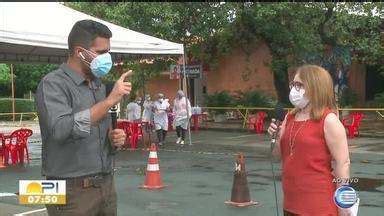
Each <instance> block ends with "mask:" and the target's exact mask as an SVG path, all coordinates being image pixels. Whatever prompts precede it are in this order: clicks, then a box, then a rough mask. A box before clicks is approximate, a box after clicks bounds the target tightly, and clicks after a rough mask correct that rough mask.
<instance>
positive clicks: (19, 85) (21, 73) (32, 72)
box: [13, 64, 58, 98]
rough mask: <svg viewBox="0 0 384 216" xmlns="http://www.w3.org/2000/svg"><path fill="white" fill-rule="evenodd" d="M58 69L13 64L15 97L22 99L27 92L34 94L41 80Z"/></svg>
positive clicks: (47, 66) (48, 65) (54, 66)
mask: <svg viewBox="0 0 384 216" xmlns="http://www.w3.org/2000/svg"><path fill="white" fill-rule="evenodd" d="M56 68H58V66H57V65H53V64H14V65H13V70H14V74H15V80H14V82H15V97H18V98H22V97H23V96H24V94H27V93H28V92H29V91H32V92H35V91H36V88H37V85H38V84H39V82H40V80H41V78H43V77H44V75H46V74H47V73H49V72H51V71H52V70H54V69H56Z"/></svg>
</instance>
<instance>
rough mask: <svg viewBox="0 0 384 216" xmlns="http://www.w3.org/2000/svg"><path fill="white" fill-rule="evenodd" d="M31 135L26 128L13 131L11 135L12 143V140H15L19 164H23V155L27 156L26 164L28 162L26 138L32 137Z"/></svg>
mask: <svg viewBox="0 0 384 216" xmlns="http://www.w3.org/2000/svg"><path fill="white" fill-rule="evenodd" d="M32 134H33V131H32V130H30V129H27V128H21V129H18V130H15V131H13V132H12V134H11V138H12V141H13V140H14V138H16V147H17V151H18V155H19V162H20V163H24V154H26V155H27V162H28V163H29V162H30V158H29V151H28V138H29V137H30V136H32ZM12 144H13V143H12ZM11 154H12V153H11Z"/></svg>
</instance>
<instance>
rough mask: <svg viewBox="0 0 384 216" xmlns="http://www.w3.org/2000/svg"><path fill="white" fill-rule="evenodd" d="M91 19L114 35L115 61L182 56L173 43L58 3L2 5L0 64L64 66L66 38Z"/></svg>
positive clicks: (112, 49)
mask: <svg viewBox="0 0 384 216" xmlns="http://www.w3.org/2000/svg"><path fill="white" fill-rule="evenodd" d="M83 19H92V20H95V21H98V22H101V23H103V24H105V25H107V26H108V27H109V29H110V30H111V31H112V38H111V53H112V55H113V57H114V58H121V57H124V56H128V55H129V54H149V55H154V54H171V55H172V54H176V55H182V54H183V52H184V50H183V49H184V48H183V45H182V44H177V43H173V42H170V41H166V40H162V39H159V38H155V37H152V36H148V35H145V34H142V33H139V32H135V31H132V30H129V29H126V28H123V27H120V26H118V25H115V24H112V23H109V22H106V21H103V20H100V19H98V18H95V17H92V16H89V15H87V14H84V13H81V12H79V11H76V10H73V9H71V8H68V7H66V6H64V5H62V4H60V3H56V2H46V3H43V2H39V3H38V2H36V3H25V2H23V3H21V2H0V62H44V63H48V62H50V63H61V62H63V61H65V59H66V58H67V49H68V45H67V37H68V34H69V32H70V31H71V29H72V26H73V25H74V24H75V22H77V21H79V20H83Z"/></svg>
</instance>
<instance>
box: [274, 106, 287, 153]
mask: <svg viewBox="0 0 384 216" xmlns="http://www.w3.org/2000/svg"><path fill="white" fill-rule="evenodd" d="M275 117H276V122H275V123H276V125H277V130H276V132H275V133H273V134H272V139H271V151H272V150H273V148H274V147H275V145H276V137H277V134H278V133H279V126H280V124H281V122H283V121H284V117H285V111H284V107H283V104H281V103H280V102H278V103H277V104H276V107H275Z"/></svg>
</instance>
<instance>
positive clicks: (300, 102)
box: [289, 88, 309, 109]
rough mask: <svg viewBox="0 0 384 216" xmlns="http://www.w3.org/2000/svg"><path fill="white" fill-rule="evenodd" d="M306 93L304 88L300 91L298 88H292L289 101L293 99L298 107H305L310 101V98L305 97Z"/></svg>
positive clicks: (294, 104)
mask: <svg viewBox="0 0 384 216" xmlns="http://www.w3.org/2000/svg"><path fill="white" fill-rule="evenodd" d="M304 94H305V90H304V89H303V88H301V89H300V90H299V91H297V89H296V88H292V89H291V91H290V92H289V101H291V104H292V105H293V106H295V107H296V108H299V109H303V108H304V107H306V106H307V105H308V103H309V100H308V98H307V97H305V96H304Z"/></svg>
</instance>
